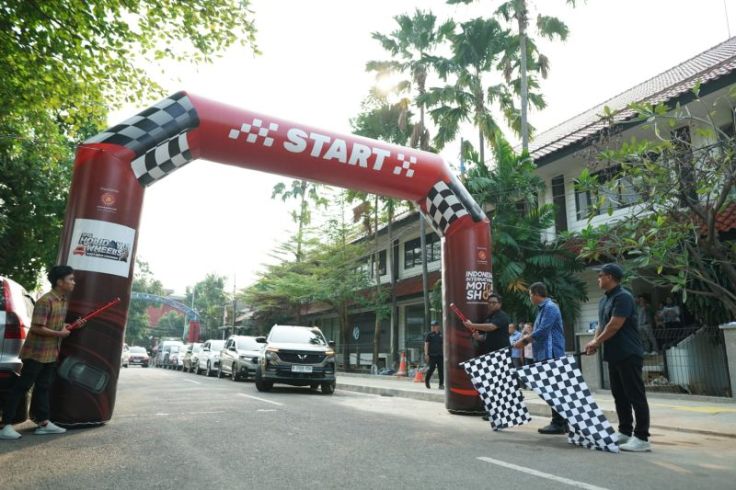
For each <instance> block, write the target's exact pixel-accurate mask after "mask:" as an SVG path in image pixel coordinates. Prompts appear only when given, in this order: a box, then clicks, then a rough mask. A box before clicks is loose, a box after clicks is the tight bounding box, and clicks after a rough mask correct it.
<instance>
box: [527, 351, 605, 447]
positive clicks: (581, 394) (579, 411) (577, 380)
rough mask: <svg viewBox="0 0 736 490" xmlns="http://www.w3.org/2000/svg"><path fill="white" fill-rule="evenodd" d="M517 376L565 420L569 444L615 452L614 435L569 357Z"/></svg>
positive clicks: (529, 369)
mask: <svg viewBox="0 0 736 490" xmlns="http://www.w3.org/2000/svg"><path fill="white" fill-rule="evenodd" d="M517 374H518V376H519V378H520V380H521V381H522V382H524V383H525V384H526V385H527V386H529V387H530V388H531V389H532V390H534V392H535V393H536V394H538V395H539V396H540V397H542V399H543V400H544V401H546V402H547V403H548V404H549V406H550V407H552V408H553V409H555V411H556V412H557V413H559V414H560V415H561V416H562V417H564V418H565V420H567V424H568V429H569V433H568V435H567V441H568V442H569V443H571V444H577V445H579V446H583V447H587V448H590V449H598V450H600V451H610V452H613V453H617V452H618V444H617V439H616V435H615V431H614V430H613V427H611V424H610V423H609V422H608V420H607V419H606V416H605V415H603V411H602V410H601V409H600V408H599V407H598V404H597V403H596V402H595V400H594V399H593V395H592V393H591V392H590V389H589V388H588V385H587V383H585V380H584V379H583V375H582V373H581V372H580V369H578V366H577V363H576V362H575V359H574V358H573V357H572V356H567V357H561V358H559V359H552V360H549V361H542V362H538V363H535V364H531V365H529V366H524V367H523V368H521V369H518V370H517Z"/></svg>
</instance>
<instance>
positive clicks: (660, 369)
mask: <svg viewBox="0 0 736 490" xmlns="http://www.w3.org/2000/svg"><path fill="white" fill-rule="evenodd" d="M654 335H655V337H656V340H657V345H656V346H654V347H655V349H652V348H651V347H650V345H651V342H649V343H648V342H646V341H645V342H644V343H645V348H646V347H650V349H649V352H646V353H645V355H644V369H643V377H644V384H645V386H646V389H647V391H652V392H655V391H656V392H669V393H687V394H691V395H708V396H724V397H730V396H732V393H731V382H730V378H729V372H728V363H727V359H726V343H725V341H724V338H723V332H722V331H721V330H719V329H718V328H717V327H684V328H669V329H659V330H655V332H654ZM648 344H649V345H648ZM601 362H602V361H601ZM601 373H602V378H603V379H602V382H603V383H602V385H603V387H604V388H607V389H610V382H609V378H608V364H607V363H605V362H602V366H601Z"/></svg>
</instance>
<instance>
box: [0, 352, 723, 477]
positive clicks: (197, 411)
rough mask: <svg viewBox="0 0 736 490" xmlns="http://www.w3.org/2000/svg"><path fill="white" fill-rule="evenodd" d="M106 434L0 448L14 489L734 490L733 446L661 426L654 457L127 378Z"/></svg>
mask: <svg viewBox="0 0 736 490" xmlns="http://www.w3.org/2000/svg"><path fill="white" fill-rule="evenodd" d="M118 390H119V391H118V400H117V406H116V409H115V414H114V416H113V420H112V421H111V422H110V423H108V424H106V425H105V426H103V427H98V428H93V429H77V430H70V431H69V432H67V433H66V434H63V435H56V436H35V435H33V434H32V433H31V432H32V428H33V424H31V423H30V422H28V423H26V424H24V425H23V426H21V427H20V432H21V433H22V434H23V438H22V439H21V440H19V441H0V488H1V489H3V490H11V489H25V490H30V489H33V490H35V489H54V490H58V489H67V488H68V489H108V488H109V489H116V490H120V489H126V490H127V489H177V490H182V489H190V488H191V489H195V488H196V489H207V490H214V489H226V488H229V489H244V488H254V487H257V488H269V489H281V488H289V489H308V488H319V489H325V488H350V489H363V488H366V489H368V488H370V489H376V488H387V489H388V488H422V489H427V488H429V489H435V488H436V489H476V488H477V489H491V488H493V489H495V488H498V489H504V490H506V489H525V490H529V489H537V488H539V489H545V490H549V489H558V488H559V489H569V488H589V489H596V488H608V489H626V490H632V489H650V488H651V489H655V488H656V489H663V488H664V489H666V490H674V489H679V488H683V489H685V488H687V489H690V488H707V489H709V490H714V489H721V488H723V489H733V488H735V487H736V484H734V482H735V481H736V469H734V461H736V440H734V439H728V438H717V437H708V436H701V435H694V434H683V433H677V432H666V431H655V433H654V434H653V438H652V441H653V444H654V449H655V450H654V452H652V453H649V454H618V455H616V454H607V453H601V452H597V451H591V450H587V449H582V448H578V447H573V446H570V445H568V444H567V442H566V438H565V437H564V436H542V435H539V434H537V432H536V429H537V428H538V427H540V426H542V425H543V424H544V423H546V421H545V420H540V419H538V418H535V420H534V422H533V423H532V424H530V425H528V426H525V427H524V428H519V429H513V430H507V431H502V432H493V431H491V429H490V427H489V426H488V424H487V423H485V422H483V421H481V419H480V418H478V417H469V416H458V415H450V414H449V413H447V412H446V411H445V410H444V407H443V406H442V404H439V403H436V402H422V401H417V400H409V399H402V398H392V397H382V396H375V395H364V394H359V393H348V392H341V391H339V390H338V391H337V392H336V393H335V394H334V395H332V396H326V395H321V394H319V393H311V392H310V391H309V390H308V389H303V388H291V387H279V386H277V387H275V388H274V391H273V392H271V393H259V392H258V391H257V390H256V389H255V386H254V385H253V383H252V382H250V381H248V382H239V383H233V382H232V381H230V379H222V380H218V379H216V378H205V377H204V376H196V375H193V374H187V373H178V372H173V371H164V370H161V369H154V368H149V369H141V368H138V367H131V368H129V369H122V370H121V375H120V381H119V383H118Z"/></svg>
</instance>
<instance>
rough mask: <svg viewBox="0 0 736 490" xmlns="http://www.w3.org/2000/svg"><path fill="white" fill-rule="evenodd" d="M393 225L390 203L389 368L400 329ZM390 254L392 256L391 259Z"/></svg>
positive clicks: (394, 357) (395, 355)
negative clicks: (398, 324)
mask: <svg viewBox="0 0 736 490" xmlns="http://www.w3.org/2000/svg"><path fill="white" fill-rule="evenodd" d="M393 224H394V205H393V202H391V203H390V207H389V211H388V243H389V246H388V249H387V252H386V266H388V265H389V264H390V265H391V270H390V272H389V278H390V281H391V316H390V322H391V348H390V351H391V354H390V355H391V366H387V367H393V363H395V362H396V360H397V351H396V346H397V344H398V335H397V334H398V331H397V330H398V329H397V325H396V320H397V315H396V280H397V277H396V273H395V272H396V271H398V267H397V265H396V264H394V257H395V255H394V231H393ZM388 254H391V255H390V257H389V255H388Z"/></svg>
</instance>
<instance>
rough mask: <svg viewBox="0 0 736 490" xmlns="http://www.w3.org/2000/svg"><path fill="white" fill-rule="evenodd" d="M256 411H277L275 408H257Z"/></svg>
mask: <svg viewBox="0 0 736 490" xmlns="http://www.w3.org/2000/svg"><path fill="white" fill-rule="evenodd" d="M256 412H278V410H276V409H275V408H259V409H258V410H256Z"/></svg>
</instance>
